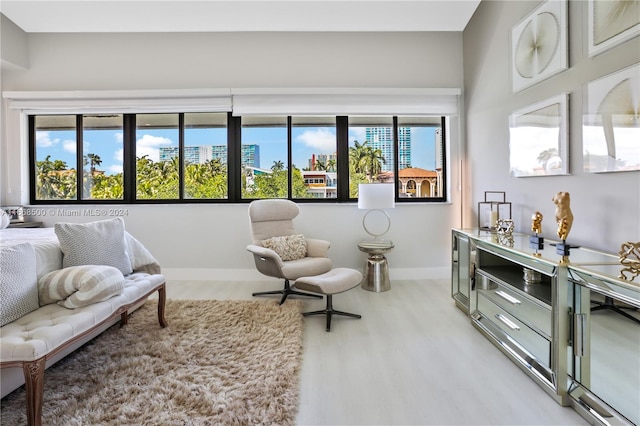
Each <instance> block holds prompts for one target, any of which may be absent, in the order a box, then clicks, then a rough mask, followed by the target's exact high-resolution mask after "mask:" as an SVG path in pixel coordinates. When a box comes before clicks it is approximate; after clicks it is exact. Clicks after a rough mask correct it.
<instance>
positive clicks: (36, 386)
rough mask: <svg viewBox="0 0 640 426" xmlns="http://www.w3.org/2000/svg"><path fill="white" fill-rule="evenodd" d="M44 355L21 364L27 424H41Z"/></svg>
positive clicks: (38, 425) (35, 425) (31, 425)
mask: <svg viewBox="0 0 640 426" xmlns="http://www.w3.org/2000/svg"><path fill="white" fill-rule="evenodd" d="M45 367H46V360H45V357H42V358H40V359H37V360H35V361H31V362H25V363H24V364H23V365H22V370H23V372H24V384H25V390H26V393H27V424H28V425H29V426H40V425H41V424H42V392H43V389H44V370H45Z"/></svg>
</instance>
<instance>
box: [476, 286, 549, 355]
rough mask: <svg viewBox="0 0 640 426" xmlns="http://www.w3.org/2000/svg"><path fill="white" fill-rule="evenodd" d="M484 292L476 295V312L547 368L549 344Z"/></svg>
mask: <svg viewBox="0 0 640 426" xmlns="http://www.w3.org/2000/svg"><path fill="white" fill-rule="evenodd" d="M485 294H486V292H481V293H478V311H479V312H480V313H481V314H482V316H484V317H486V318H487V319H488V320H490V321H491V322H492V323H493V324H494V325H495V326H497V327H498V328H500V330H502V331H503V332H504V333H506V334H507V335H508V336H509V337H511V338H512V339H513V340H514V341H516V342H517V343H518V344H519V345H520V346H522V347H523V348H524V349H525V350H526V351H527V352H529V353H530V354H531V355H532V356H533V357H535V358H536V360H537V361H538V362H539V363H540V364H542V365H544V366H546V367H549V365H550V362H551V342H550V341H549V339H547V338H545V337H543V336H541V335H540V334H538V333H536V332H535V331H534V330H533V329H531V328H529V326H527V325H526V324H525V323H523V322H522V321H520V320H518V319H517V318H515V317H514V316H513V315H511V314H510V313H509V312H507V311H506V310H505V309H502V308H501V307H500V306H498V305H496V304H495V303H493V302H492V301H491V300H490V299H488V298H487V297H485Z"/></svg>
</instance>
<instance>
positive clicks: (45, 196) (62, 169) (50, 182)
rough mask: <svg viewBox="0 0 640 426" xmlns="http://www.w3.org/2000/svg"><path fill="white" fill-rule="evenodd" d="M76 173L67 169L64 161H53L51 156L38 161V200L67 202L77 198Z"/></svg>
mask: <svg viewBox="0 0 640 426" xmlns="http://www.w3.org/2000/svg"><path fill="white" fill-rule="evenodd" d="M75 193H76V172H75V170H73V169H71V170H68V169H67V163H65V162H64V161H62V160H54V161H51V155H47V157H46V158H45V159H44V160H42V161H36V198H37V199H39V200H67V199H72V198H75Z"/></svg>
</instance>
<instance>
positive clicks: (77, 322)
mask: <svg viewBox="0 0 640 426" xmlns="http://www.w3.org/2000/svg"><path fill="white" fill-rule="evenodd" d="M163 284H164V276H163V275H160V274H153V275H151V274H146V273H134V274H131V275H129V276H127V280H126V284H125V288H124V291H123V293H122V294H120V295H119V296H115V297H112V298H111V299H108V300H105V301H104V302H98V303H94V304H92V305H89V306H84V307H81V308H77V309H67V308H65V307H63V306H60V305H58V304H55V303H54V304H51V305H45V306H42V307H40V308H39V309H38V310H36V311H34V312H31V313H29V314H27V315H25V316H23V317H21V318H19V319H17V320H16V321H14V322H12V323H10V324H7V325H5V326H4V327H2V328H1V329H0V359H1V360H2V363H7V362H11V361H19V362H23V361H35V360H37V359H39V358H41V357H43V356H45V355H47V354H51V353H52V352H54V351H55V350H56V349H57V348H60V347H62V346H63V345H64V344H65V343H67V342H69V341H70V340H73V339H74V338H75V337H76V336H80V335H83V334H84V333H86V332H87V331H90V330H92V329H94V328H95V327H97V326H98V325H100V324H101V323H102V322H104V321H107V320H108V319H110V318H112V317H114V315H115V316H120V317H121V320H124V321H125V322H126V317H122V314H124V313H126V312H127V311H128V309H129V308H130V307H131V305H132V304H135V302H137V301H139V300H140V299H143V300H144V299H145V298H146V296H148V295H150V294H151V293H153V292H155V291H157V290H158V287H159V286H160V285H163ZM160 318H163V316H161V317H160Z"/></svg>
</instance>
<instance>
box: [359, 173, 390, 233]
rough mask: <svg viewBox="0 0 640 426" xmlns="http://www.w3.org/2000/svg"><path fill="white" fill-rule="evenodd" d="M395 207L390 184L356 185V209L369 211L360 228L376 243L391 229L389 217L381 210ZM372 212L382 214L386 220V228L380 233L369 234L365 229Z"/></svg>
mask: <svg viewBox="0 0 640 426" xmlns="http://www.w3.org/2000/svg"><path fill="white" fill-rule="evenodd" d="M394 207H395V188H394V184H392V183H361V184H360V185H358V208H359V209H366V210H369V211H368V212H367V213H365V215H364V217H363V218H362V227H363V228H364V230H365V232H366V233H367V234H369V235H371V236H372V237H373V239H374V241H376V242H381V241H384V240H383V238H382V237H383V236H384V235H386V234H387V232H389V229H390V228H391V217H389V214H388V213H387V212H386V211H384V210H383V209H392V208H394ZM373 212H378V213H382V214H383V215H384V216H385V217H386V219H387V224H386V228H385V229H384V230H383V231H382V232H381V233H375V232H371V230H370V229H369V228H367V217H368V216H369V214H371V213H373Z"/></svg>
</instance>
